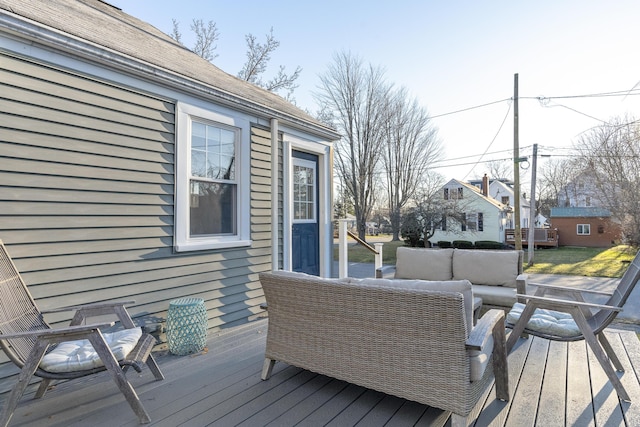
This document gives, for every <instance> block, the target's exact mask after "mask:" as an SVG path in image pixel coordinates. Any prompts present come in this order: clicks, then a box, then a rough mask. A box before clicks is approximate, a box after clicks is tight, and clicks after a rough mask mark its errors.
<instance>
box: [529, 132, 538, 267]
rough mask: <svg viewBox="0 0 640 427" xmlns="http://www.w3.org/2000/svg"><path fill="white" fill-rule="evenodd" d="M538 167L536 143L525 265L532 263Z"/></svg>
mask: <svg viewBox="0 0 640 427" xmlns="http://www.w3.org/2000/svg"><path fill="white" fill-rule="evenodd" d="M537 167H538V144H533V160H532V161H531V200H530V204H531V205H530V206H529V240H528V243H527V254H528V260H527V265H529V266H532V265H533V251H534V249H535V244H536V243H535V235H534V234H535V231H536V223H535V215H536V169H537Z"/></svg>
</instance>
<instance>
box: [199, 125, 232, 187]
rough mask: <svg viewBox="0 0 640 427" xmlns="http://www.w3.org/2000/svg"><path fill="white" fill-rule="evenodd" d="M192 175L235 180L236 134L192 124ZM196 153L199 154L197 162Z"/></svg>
mask: <svg viewBox="0 0 640 427" xmlns="http://www.w3.org/2000/svg"><path fill="white" fill-rule="evenodd" d="M191 132H192V135H191V152H192V164H191V174H192V175H193V176H202V177H205V178H210V179H221V180H222V179H224V180H230V181H233V180H235V141H236V132H234V131H232V130H229V129H224V128H221V127H217V126H213V125H208V124H204V123H199V122H197V121H193V122H192V128H191ZM194 152H197V153H199V154H198V156H201V157H203V158H200V157H199V158H198V159H197V162H195V161H194V156H195V154H194Z"/></svg>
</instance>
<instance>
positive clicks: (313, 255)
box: [291, 150, 320, 276]
mask: <svg viewBox="0 0 640 427" xmlns="http://www.w3.org/2000/svg"><path fill="white" fill-rule="evenodd" d="M292 155H293V159H292V165H293V174H292V175H293V179H292V186H293V212H292V214H291V218H292V223H293V225H292V232H291V251H292V255H291V263H292V265H291V269H292V270H293V271H300V272H303V273H307V274H313V275H316V276H318V275H320V232H319V228H318V216H319V213H320V207H319V206H318V205H319V203H318V199H319V195H320V193H319V186H318V156H316V155H314V154H309V153H303V152H301V151H295V150H294V151H292Z"/></svg>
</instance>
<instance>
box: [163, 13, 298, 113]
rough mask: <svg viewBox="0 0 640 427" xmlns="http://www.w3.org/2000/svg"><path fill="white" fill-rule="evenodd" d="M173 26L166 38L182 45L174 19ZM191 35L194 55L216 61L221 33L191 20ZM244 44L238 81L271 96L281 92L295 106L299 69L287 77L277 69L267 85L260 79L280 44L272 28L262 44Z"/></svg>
mask: <svg viewBox="0 0 640 427" xmlns="http://www.w3.org/2000/svg"><path fill="white" fill-rule="evenodd" d="M172 22H173V30H172V32H171V34H169V36H170V37H171V38H173V39H174V40H175V41H177V42H178V43H182V34H181V33H180V25H179V23H178V21H177V20H175V19H173V20H172ZM191 31H193V33H194V35H195V36H196V42H195V45H194V47H193V49H192V50H193V52H194V53H196V54H197V55H199V56H201V57H202V58H204V59H206V60H207V61H213V60H214V59H215V58H217V57H218V54H217V53H215V50H216V49H217V48H218V46H217V44H216V42H217V41H218V39H219V38H220V32H219V31H218V27H217V26H216V23H215V22H213V21H209V22H207V23H206V25H205V23H204V21H203V20H202V19H194V20H193V22H192V23H191ZM245 40H246V42H247V62H245V64H244V66H243V67H242V70H240V72H239V73H238V77H239V78H241V79H242V80H245V81H248V82H250V83H253V84H255V85H257V86H260V87H262V88H263V89H266V90H268V91H270V92H274V93H282V92H284V98H285V99H287V100H289V101H291V102H294V99H293V92H294V91H295V89H296V88H297V87H298V85H297V84H296V81H297V80H298V77H300V73H301V72H302V68H300V67H299V66H298V67H296V69H295V70H294V71H293V73H291V74H288V73H287V72H286V68H285V66H284V65H280V66H279V67H278V71H277V72H276V74H275V76H273V77H272V78H271V79H269V80H266V81H264V80H263V79H262V75H264V73H265V72H266V71H267V68H268V66H269V62H270V61H271V54H272V53H273V52H274V51H275V50H276V49H277V48H278V47H279V46H280V42H279V41H278V40H276V38H275V37H274V35H273V28H271V30H270V31H269V34H267V35H266V40H265V43H264V44H262V43H260V42H258V41H257V39H256V37H255V36H254V35H252V34H248V35H246V36H245Z"/></svg>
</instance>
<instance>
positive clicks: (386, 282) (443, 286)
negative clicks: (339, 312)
mask: <svg viewBox="0 0 640 427" xmlns="http://www.w3.org/2000/svg"><path fill="white" fill-rule="evenodd" d="M347 283H353V284H357V285H365V286H380V287H396V288H402V289H416V290H428V291H436V292H459V293H461V294H462V298H463V299H464V314H465V318H466V327H467V328H466V329H467V336H468V335H469V333H470V332H471V329H472V328H473V288H472V287H471V283H470V282H469V281H468V280H442V281H429V280H403V279H393V280H391V279H354V278H350V279H349V280H348V282H347Z"/></svg>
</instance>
